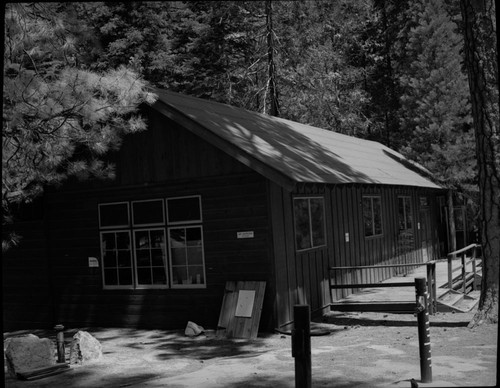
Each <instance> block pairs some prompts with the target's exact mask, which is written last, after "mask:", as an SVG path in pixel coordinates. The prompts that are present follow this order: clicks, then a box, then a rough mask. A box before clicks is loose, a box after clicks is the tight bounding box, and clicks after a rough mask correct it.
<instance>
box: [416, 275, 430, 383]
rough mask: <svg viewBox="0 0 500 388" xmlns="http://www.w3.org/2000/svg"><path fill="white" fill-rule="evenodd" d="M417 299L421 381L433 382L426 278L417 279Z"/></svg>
mask: <svg viewBox="0 0 500 388" xmlns="http://www.w3.org/2000/svg"><path fill="white" fill-rule="evenodd" d="M415 293H416V299H417V323H418V347H419V352H420V375H421V377H420V381H421V382H422V383H431V382H432V363H431V336H430V327H429V312H428V311H427V290H426V280H425V278H415Z"/></svg>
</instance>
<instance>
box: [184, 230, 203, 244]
mask: <svg viewBox="0 0 500 388" xmlns="http://www.w3.org/2000/svg"><path fill="white" fill-rule="evenodd" d="M186 243H187V245H188V246H199V245H201V228H187V229H186Z"/></svg>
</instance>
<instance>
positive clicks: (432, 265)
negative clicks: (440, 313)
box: [328, 260, 437, 314]
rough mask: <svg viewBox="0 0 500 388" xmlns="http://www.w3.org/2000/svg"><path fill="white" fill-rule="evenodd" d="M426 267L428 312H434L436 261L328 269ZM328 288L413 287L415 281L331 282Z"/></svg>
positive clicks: (331, 268)
mask: <svg viewBox="0 0 500 388" xmlns="http://www.w3.org/2000/svg"><path fill="white" fill-rule="evenodd" d="M424 265H425V266H426V267H427V292H428V294H429V297H428V298H427V301H428V307H429V313H430V314H434V313H435V312H436V311H437V301H436V299H437V289H436V288H437V286H436V261H434V260H432V261H428V262H426V263H409V264H383V265H359V266H351V267H329V268H328V269H329V270H330V271H342V270H360V269H380V268H396V267H420V266H424ZM329 279H330V290H334V289H342V288H344V289H345V288H372V287H415V282H388V283H382V282H379V283H351V284H331V276H329Z"/></svg>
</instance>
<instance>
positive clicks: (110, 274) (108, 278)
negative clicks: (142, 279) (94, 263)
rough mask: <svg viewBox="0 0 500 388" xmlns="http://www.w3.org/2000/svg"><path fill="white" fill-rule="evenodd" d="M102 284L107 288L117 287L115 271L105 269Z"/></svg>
mask: <svg viewBox="0 0 500 388" xmlns="http://www.w3.org/2000/svg"><path fill="white" fill-rule="evenodd" d="M104 284H106V285H107V286H117V285H118V274H117V273H116V269H114V268H113V269H105V270H104Z"/></svg>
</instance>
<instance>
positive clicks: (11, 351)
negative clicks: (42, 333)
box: [5, 334, 56, 377]
mask: <svg viewBox="0 0 500 388" xmlns="http://www.w3.org/2000/svg"><path fill="white" fill-rule="evenodd" d="M5 360H6V361H7V369H8V371H9V374H11V375H12V376H14V377H15V376H16V373H19V372H26V371H29V370H31V369H38V368H45V367H48V366H51V365H54V364H55V363H56V358H55V346H54V344H53V343H52V341H51V340H50V339H48V338H43V339H40V338H39V337H37V336H36V335H34V334H28V335H25V336H21V337H13V338H8V339H7V340H6V341H5Z"/></svg>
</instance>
